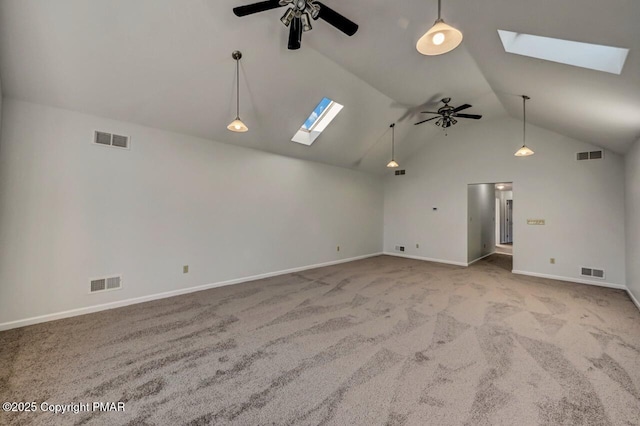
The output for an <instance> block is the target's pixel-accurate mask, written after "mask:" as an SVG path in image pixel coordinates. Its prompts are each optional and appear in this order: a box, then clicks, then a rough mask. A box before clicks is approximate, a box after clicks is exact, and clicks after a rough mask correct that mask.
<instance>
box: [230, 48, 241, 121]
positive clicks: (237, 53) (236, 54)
mask: <svg viewBox="0 0 640 426" xmlns="http://www.w3.org/2000/svg"><path fill="white" fill-rule="evenodd" d="M231 57H232V58H233V59H235V60H236V118H240V59H241V58H242V52H240V51H239V50H236V51H234V52H233V53H232V54H231Z"/></svg>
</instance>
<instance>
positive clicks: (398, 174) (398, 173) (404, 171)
mask: <svg viewBox="0 0 640 426" xmlns="http://www.w3.org/2000/svg"><path fill="white" fill-rule="evenodd" d="M406 174H407V171H406V170H396V176H401V175H406Z"/></svg>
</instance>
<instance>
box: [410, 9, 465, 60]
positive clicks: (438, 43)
mask: <svg viewBox="0 0 640 426" xmlns="http://www.w3.org/2000/svg"><path fill="white" fill-rule="evenodd" d="M440 9H441V0H438V19H437V20H436V22H435V24H433V27H431V29H430V30H429V31H427V32H426V33H425V35H423V36H422V37H420V40H418V43H417V44H416V49H418V52H420V53H422V54H423V55H427V56H434V55H442V54H443V53H447V52H451V51H452V50H453V49H455V48H456V47H458V46H459V45H460V43H462V33H461V32H460V31H459V30H457V29H455V28H453V27H452V26H451V25H448V24H447V23H445V22H444V19H442V18H441V17H440Z"/></svg>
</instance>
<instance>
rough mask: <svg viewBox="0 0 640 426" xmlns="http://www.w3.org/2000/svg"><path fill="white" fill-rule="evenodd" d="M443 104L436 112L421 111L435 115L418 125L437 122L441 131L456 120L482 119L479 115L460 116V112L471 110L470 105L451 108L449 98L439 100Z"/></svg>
mask: <svg viewBox="0 0 640 426" xmlns="http://www.w3.org/2000/svg"><path fill="white" fill-rule="evenodd" d="M441 102H442V103H444V106H442V107H440V108H439V109H438V111H437V112H436V111H422V114H436V116H435V117H431V118H427V119H426V120H422V121H420V122H418V123H415V125H416V126H417V125H418V124H422V123H426V122H427V121H431V120H437V121H436V126H439V127H442V128H443V129H447V128H449V127H451V126H453V125H454V124H456V123H457V122H458V120H456V118H470V119H472V120H480V119H481V118H482V116H481V115H478V114H461V113H460V111H463V110H465V109H468V108H471V105H469V104H464V105H460V106H459V107H455V108H454V107H452V106H450V105H449V102H451V98H443V99H442V100H441Z"/></svg>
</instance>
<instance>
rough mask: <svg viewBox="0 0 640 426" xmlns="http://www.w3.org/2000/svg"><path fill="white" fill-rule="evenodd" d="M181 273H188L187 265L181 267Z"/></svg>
mask: <svg viewBox="0 0 640 426" xmlns="http://www.w3.org/2000/svg"><path fill="white" fill-rule="evenodd" d="M182 273H183V274H188V273H189V265H184V266H183V267H182Z"/></svg>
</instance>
